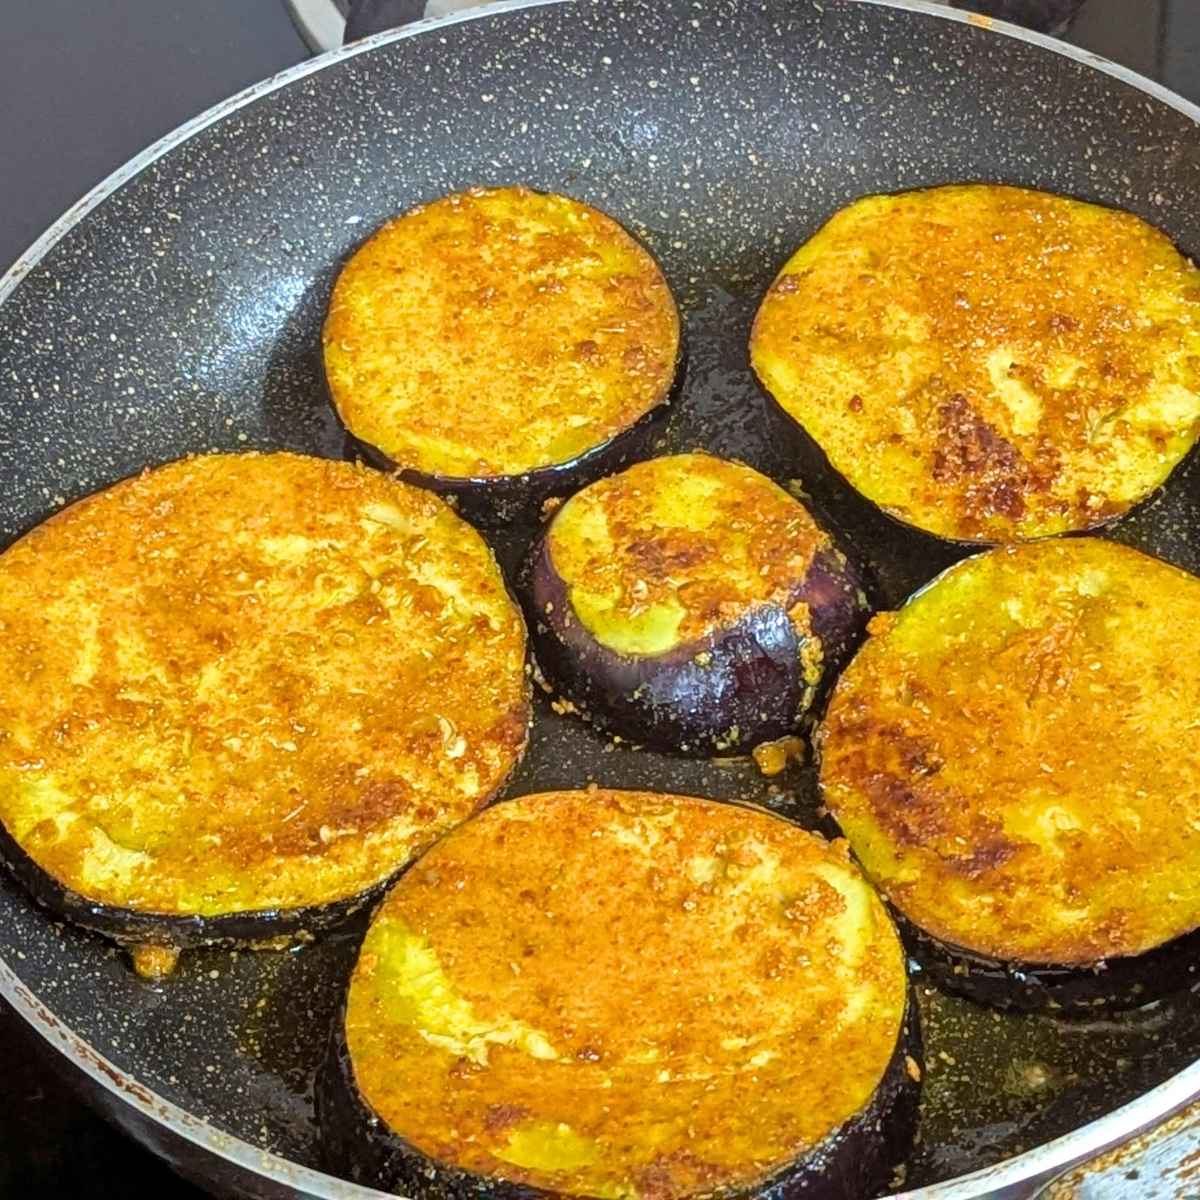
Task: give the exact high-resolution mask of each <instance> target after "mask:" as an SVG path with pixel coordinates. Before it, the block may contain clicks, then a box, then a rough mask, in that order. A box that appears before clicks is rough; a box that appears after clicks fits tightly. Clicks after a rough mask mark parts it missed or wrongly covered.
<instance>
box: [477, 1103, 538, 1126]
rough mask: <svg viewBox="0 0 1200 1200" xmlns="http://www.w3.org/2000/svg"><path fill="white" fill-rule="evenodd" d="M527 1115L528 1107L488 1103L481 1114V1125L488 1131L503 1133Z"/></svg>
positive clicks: (528, 1113)
mask: <svg viewBox="0 0 1200 1200" xmlns="http://www.w3.org/2000/svg"><path fill="white" fill-rule="evenodd" d="M529 1115H530V1112H529V1109H527V1108H522V1107H521V1105H519V1104H489V1105H488V1107H487V1110H486V1112H485V1113H484V1115H483V1127H484V1129H485V1130H486V1131H487V1132H488V1133H503V1132H504V1131H505V1130H506V1129H511V1128H512V1127H513V1126H514V1125H519V1124H520V1123H521V1122H522V1121H524V1120H525V1118H526V1117H528V1116H529Z"/></svg>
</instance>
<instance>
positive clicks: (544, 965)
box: [319, 790, 921, 1200]
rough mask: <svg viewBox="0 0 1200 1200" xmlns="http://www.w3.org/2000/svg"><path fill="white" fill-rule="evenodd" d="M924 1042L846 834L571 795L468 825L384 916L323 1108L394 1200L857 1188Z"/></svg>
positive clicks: (331, 1127)
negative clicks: (827, 835)
mask: <svg viewBox="0 0 1200 1200" xmlns="http://www.w3.org/2000/svg"><path fill="white" fill-rule="evenodd" d="M919 1052H920V1051H919V1045H918V1038H917V1034H916V1029H915V1017H914V1015H913V1011H912V1009H911V1008H910V1005H909V989H908V983H907V979H906V975H905V959H904V954H903V951H902V948H901V945H900V941H899V938H898V937H897V935H896V932H895V930H894V928H893V926H892V924H891V921H890V920H889V918H888V915H887V912H886V909H885V908H884V906H883V904H882V903H881V902H880V901H879V899H878V897H877V896H876V895H875V894H874V892H873V891H872V890H871V888H870V887H869V886H868V885H867V883H866V882H865V880H864V879H863V878H862V876H861V874H860V873H859V871H858V869H857V868H856V867H855V866H854V864H853V863H852V862H851V860H850V857H849V853H848V851H847V850H846V848H845V844H844V843H841V842H838V843H834V844H832V845H831V844H830V843H828V842H826V841H824V840H823V839H822V838H820V837H818V836H816V835H815V834H811V833H808V832H806V831H804V830H801V829H799V828H798V827H796V826H794V825H792V824H790V823H789V822H787V821H784V820H782V819H781V818H779V817H776V816H773V815H771V814H769V813H766V812H762V811H759V810H756V809H745V808H738V807H734V806H731V805H724V804H718V803H715V802H713V801H709V800H696V799H690V798H687V797H681V796H662V795H653V794H649V793H644V792H606V791H595V790H593V791H588V792H553V793H547V794H544V795H538V796H526V797H522V798H521V799H519V800H510V801H506V802H504V803H502V804H499V805H496V806H495V807H493V808H491V809H489V810H488V811H487V812H485V813H484V814H483V815H481V816H480V817H477V818H476V819H475V820H473V821H470V822H468V823H467V824H465V825H463V826H461V827H460V828H459V829H457V830H455V831H454V832H453V833H451V834H450V835H449V836H447V837H446V838H444V839H443V840H442V841H441V842H439V843H438V844H437V845H436V846H435V847H434V848H433V849H432V850H430V851H429V852H428V853H427V854H426V855H425V856H424V857H423V858H422V859H421V860H420V861H419V862H418V863H417V864H415V865H414V866H413V868H412V869H411V870H410V871H408V872H407V873H406V874H405V875H404V877H403V878H402V879H401V880H400V882H399V883H398V884H397V885H396V886H395V887H394V888H393V889H392V891H391V892H390V894H389V895H388V896H387V898H386V899H385V900H384V902H383V903H382V905H381V907H380V908H379V910H378V911H377V913H376V914H375V918H374V921H373V923H372V924H371V927H370V929H369V930H368V932H367V935H366V939H365V940H364V942H363V945H362V950H361V953H360V956H359V960H358V964H357V966H356V968H355V971H354V975H353V978H352V980H351V983H350V987H349V991H348V995H347V1001H346V1005H345V1011H344V1014H343V1018H342V1019H341V1020H339V1021H338V1022H337V1024H336V1027H335V1031H334V1038H333V1048H332V1053H331V1055H330V1058H329V1061H328V1063H327V1066H326V1070H325V1072H324V1074H323V1078H322V1084H321V1090H320V1096H319V1114H320V1118H321V1125H322V1130H323V1133H324V1135H325V1137H326V1139H327V1141H328V1144H329V1146H330V1150H331V1156H332V1158H333V1160H334V1162H335V1164H336V1166H337V1167H338V1169H340V1170H342V1171H344V1172H346V1173H347V1174H349V1175H350V1176H351V1177H352V1178H354V1179H356V1180H359V1181H362V1182H370V1183H374V1184H376V1185H380V1186H383V1187H386V1188H392V1189H395V1190H397V1191H399V1192H400V1193H401V1194H408V1195H413V1194H437V1195H446V1196H461V1197H467V1196H475V1197H479V1196H495V1197H514V1198H515V1197H518V1196H520V1197H528V1196H533V1195H547V1194H555V1195H572V1196H589V1197H613V1198H617V1197H636V1196H639V1195H644V1196H656V1197H660V1198H662V1200H671V1198H674V1197H683V1196H694V1195H714V1194H717V1195H723V1196H735V1195H741V1194H745V1193H748V1192H750V1191H752V1190H754V1191H756V1192H757V1191H758V1189H762V1191H761V1193H758V1194H766V1195H776V1194H778V1195H784V1194H788V1195H790V1194H793V1193H794V1192H796V1191H802V1192H803V1191H805V1190H806V1189H807V1188H813V1189H815V1190H819V1191H820V1194H821V1195H822V1196H829V1197H846V1198H847V1200H849V1198H850V1197H853V1198H855V1200H858V1198H860V1197H862V1196H864V1195H867V1194H868V1193H870V1192H871V1191H872V1190H873V1189H875V1188H877V1187H878V1186H880V1185H881V1184H882V1183H884V1182H886V1180H887V1178H888V1175H889V1172H890V1170H891V1168H892V1167H893V1166H894V1164H895V1163H896V1162H897V1161H898V1160H899V1158H901V1157H902V1156H903V1155H904V1154H905V1153H906V1152H907V1149H908V1147H909V1142H910V1139H911V1135H912V1126H913V1121H914V1116H915V1103H916V1094H917V1083H916V1081H917V1080H918V1079H919V1078H920V1071H921V1069H920V1065H919V1062H918V1058H917V1056H918V1055H919ZM431 1189H432V1190H431Z"/></svg>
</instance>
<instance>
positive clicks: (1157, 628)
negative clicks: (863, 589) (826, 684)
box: [817, 538, 1200, 1009]
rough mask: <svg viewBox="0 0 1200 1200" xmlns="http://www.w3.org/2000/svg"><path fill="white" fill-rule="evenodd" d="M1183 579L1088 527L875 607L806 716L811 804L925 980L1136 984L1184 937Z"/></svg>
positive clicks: (966, 567)
mask: <svg viewBox="0 0 1200 1200" xmlns="http://www.w3.org/2000/svg"><path fill="white" fill-rule="evenodd" d="M1198 660H1200V580H1197V579H1196V578H1195V577H1193V576H1191V575H1189V574H1187V573H1185V572H1183V571H1180V570H1178V569H1177V568H1175V567H1172V566H1168V565H1167V564H1165V563H1163V562H1160V561H1159V560H1157V559H1154V558H1150V557H1148V556H1147V555H1144V554H1141V553H1139V552H1138V551H1136V550H1131V549H1129V548H1127V547H1124V546H1119V545H1116V544H1115V543H1112V542H1107V541H1102V540H1099V539H1093V538H1071V539H1066V540H1061V541H1050V542H1040V543H1034V544H1031V545H1028V546H1020V547H1009V548H1004V549H998V550H994V551H991V552H989V553H986V554H982V555H979V556H977V557H975V558H970V559H967V560H965V561H963V562H960V563H958V564H956V565H955V566H953V567H951V568H950V569H949V570H948V571H947V572H945V573H944V574H943V575H942V576H940V577H939V578H938V579H937V580H935V581H934V582H933V583H932V584H930V585H929V586H928V587H927V588H926V589H924V590H923V591H921V592H918V593H917V595H916V596H915V597H914V598H913V599H912V600H910V601H909V602H908V604H907V605H906V606H905V607H904V608H902V609H901V610H900V611H899V612H898V613H894V614H893V613H889V614H883V615H880V616H877V617H876V618H875V619H874V620H873V621H872V625H871V636H870V638H869V639H868V641H867V643H866V645H865V646H864V647H863V648H862V650H861V651H860V652H859V654H858V656H857V657H856V658H855V660H854V662H853V663H851V665H850V666H849V667H848V668H847V670H846V672H845V674H844V675H843V676H842V678H841V680H840V681H839V683H838V685H837V687H836V688H835V690H834V693H833V696H832V698H831V700H830V704H829V710H828V713H827V715H826V718H825V721H824V724H823V726H822V728H821V729H820V731H819V732H818V735H817V744H818V748H819V751H820V754H821V759H822V762H821V786H822V790H823V793H824V798H825V802H826V804H827V805H828V806H829V809H830V811H831V812H832V813H833V815H834V817H835V818H836V819H837V821H838V823H839V824H840V826H841V828H842V830H843V832H844V833H845V835H846V836H847V838H849V840H850V844H851V846H852V847H853V849H854V852H855V854H856V855H857V856H858V859H859V861H860V862H861V863H862V865H863V867H864V869H865V870H866V872H867V874H868V876H869V877H870V878H871V879H873V880H874V882H875V883H876V884H877V885H878V886H879V887H880V889H881V890H882V891H883V892H884V894H885V895H886V896H887V898H888V899H889V900H890V901H891V903H892V904H893V906H894V907H895V908H896V909H897V910H898V911H899V912H900V913H901V914H902V915H903V917H904V918H905V919H906V920H907V921H908V922H911V924H912V925H913V926H914V927H915V928H916V930H917V931H918V936H917V937H916V938H915V939H914V940H915V943H916V950H917V952H918V954H919V955H921V956H922V957H924V958H925V960H926V962H927V964H928V965H929V966H930V967H931V968H932V969H934V970H935V971H936V972H937V973H938V974H939V975H940V977H941V978H942V980H943V981H944V983H945V984H946V985H947V986H948V987H951V988H955V989H957V990H960V991H966V992H967V993H968V994H970V995H973V996H975V997H976V998H979V999H983V1000H986V1001H989V1002H992V1003H997V1004H1002V1005H1013V1006H1019V1007H1023V1008H1038V1007H1042V1008H1053V1007H1057V1008H1061V1009H1079V1008H1087V1007H1091V1006H1095V1005H1104V1004H1108V1005H1111V1006H1121V1005H1130V1004H1138V1003H1142V1002H1144V1001H1147V1000H1149V999H1152V998H1153V997H1154V996H1155V995H1157V994H1160V993H1162V992H1164V991H1166V990H1169V989H1170V988H1171V987H1173V986H1177V985H1178V984H1179V983H1181V982H1184V981H1186V980H1187V979H1188V978H1192V977H1194V972H1195V969H1196V963H1197V953H1198V951H1200V939H1198V938H1197V937H1196V936H1195V935H1194V931H1195V930H1196V929H1197V928H1198V927H1200V673H1198V672H1197V670H1196V663H1197V661H1198Z"/></svg>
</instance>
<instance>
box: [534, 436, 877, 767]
mask: <svg viewBox="0 0 1200 1200" xmlns="http://www.w3.org/2000/svg"><path fill="white" fill-rule="evenodd" d="M527 574H528V578H527V580H526V584H525V586H524V587H523V589H522V591H523V593H524V594H525V596H526V600H527V602H528V603H529V605H530V622H531V624H532V625H533V626H534V640H535V647H536V652H537V659H538V663H539V666H540V667H541V669H542V671H543V672H544V673H545V675H546V677H547V680H548V681H549V682H550V683H551V684H552V685H553V686H556V687H557V688H558V689H559V690H561V692H562V693H563V694H564V696H565V697H566V698H567V699H568V700H569V701H570V702H571V704H572V705H573V706H574V707H575V708H576V709H578V710H579V711H581V712H582V713H583V714H584V715H586V716H587V717H588V718H589V719H590V720H592V721H593V722H594V723H595V724H596V725H598V726H600V727H601V728H603V729H607V730H609V731H611V732H613V733H616V734H618V735H620V736H622V737H625V738H628V739H630V740H632V741H635V742H638V743H641V744H645V745H653V746H657V747H661V748H664V749H670V750H679V751H683V752H685V753H691V754H697V755H705V754H741V753H747V752H749V751H750V750H751V749H752V748H753V747H754V746H756V745H759V744H761V743H764V742H768V741H773V740H776V739H780V738H784V737H788V736H790V735H792V734H794V733H795V732H796V730H797V728H798V726H799V724H800V721H801V718H802V717H803V716H804V714H805V713H806V712H807V711H808V710H809V709H810V707H811V706H812V703H813V700H814V697H815V696H816V694H817V692H818V688H819V685H820V684H821V682H822V679H823V678H825V677H826V676H827V674H829V673H830V672H831V670H833V669H836V667H837V666H839V665H840V664H841V663H842V662H844V661H845V659H846V658H847V657H848V656H849V653H850V651H851V649H852V648H853V646H854V644H855V642H856V641H857V639H858V637H859V635H860V634H861V632H862V629H863V627H864V625H865V622H866V612H865V599H864V597H863V595H862V591H861V588H860V586H859V582H858V574H857V572H856V571H855V570H854V569H853V568H852V567H851V565H850V564H849V563H848V562H847V560H846V558H845V556H844V555H843V554H842V553H841V552H840V551H839V550H837V549H836V548H835V547H834V545H833V543H832V541H831V539H830V537H829V535H828V534H827V533H825V531H824V530H822V529H821V527H820V526H819V525H818V524H817V523H816V521H814V520H813V518H812V517H811V516H810V515H809V513H808V511H807V510H806V509H805V508H804V506H803V505H801V504H800V503H799V502H798V501H797V500H795V499H794V498H793V497H792V496H790V495H789V494H788V493H787V492H785V491H784V490H783V489H782V488H780V487H778V486H777V485H776V484H774V483H772V482H771V480H769V479H767V478H766V477H765V476H763V475H760V474H759V473H758V472H757V471H752V470H751V469H750V468H749V467H746V466H743V465H742V464H741V463H737V462H728V461H725V460H723V459H719V458H714V457H712V456H711V455H708V454H701V453H693V454H678V455H672V456H669V457H666V458H655V459H650V460H649V461H647V462H642V463H637V464H636V465H634V466H632V467H630V468H629V469H628V470H626V471H624V472H622V473H621V474H619V475H614V476H611V477H610V478H608V479H603V480H601V481H600V482H598V483H594V484H592V485H591V486H590V487H588V488H585V489H584V490H583V491H582V492H578V493H577V494H576V495H574V496H572V497H571V499H570V500H568V501H567V503H566V504H564V505H563V506H562V508H561V509H559V511H558V513H557V514H556V515H555V517H554V519H553V520H552V521H551V523H550V525H549V526H548V528H547V530H546V533H545V535H544V537H543V538H542V539H541V541H540V542H539V543H538V544H537V545H536V546H535V547H534V550H533V557H532V559H531V562H530V566H529V569H528V572H527Z"/></svg>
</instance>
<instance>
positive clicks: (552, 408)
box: [324, 187, 680, 516]
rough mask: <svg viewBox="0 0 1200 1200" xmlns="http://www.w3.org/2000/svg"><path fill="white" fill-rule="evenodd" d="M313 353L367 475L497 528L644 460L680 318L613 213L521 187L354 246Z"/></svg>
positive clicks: (414, 219)
mask: <svg viewBox="0 0 1200 1200" xmlns="http://www.w3.org/2000/svg"><path fill="white" fill-rule="evenodd" d="M324 357H325V374H326V379H327V381H328V384H329V389H330V393H331V395H332V398H333V402H334V405H335V406H336V408H337V410H338V413H339V414H340V416H341V418H342V421H343V422H344V423H345V425H346V428H347V429H348V430H349V431H350V433H351V434H352V435H353V436H354V437H355V438H356V439H357V440H358V441H359V442H360V443H361V444H362V445H363V446H364V447H366V448H367V449H368V457H370V458H371V459H372V460H373V461H374V462H375V463H376V464H377V465H380V466H385V467H396V468H399V469H400V471H401V472H402V473H403V474H404V476H405V478H408V479H410V480H412V481H413V482H415V483H420V484H423V485H424V486H427V487H432V488H434V489H435V490H438V491H443V492H451V493H455V494H457V495H459V496H460V497H461V498H462V499H463V500H464V501H472V500H474V501H477V502H478V504H477V505H476V507H482V506H486V505H487V504H488V503H491V504H492V505H493V507H494V506H496V505H499V507H500V508H501V510H502V511H501V513H500V515H501V516H505V515H511V514H510V513H509V510H510V509H512V508H513V507H514V506H515V505H517V504H518V503H522V504H525V505H531V504H533V505H536V504H537V503H540V502H541V501H542V500H543V499H544V498H545V497H546V496H547V495H550V494H551V493H553V492H556V491H557V492H559V493H561V492H563V491H569V490H571V489H572V488H573V487H577V486H579V484H580V482H585V481H586V480H588V479H593V478H597V477H598V476H599V475H602V474H604V473H605V472H607V471H611V470H613V469H615V468H616V467H617V466H619V465H621V463H622V462H624V461H627V460H628V457H629V456H630V455H632V454H633V453H635V452H640V451H642V450H644V449H645V445H646V444H647V443H648V436H649V433H650V432H651V431H652V429H653V427H654V426H653V425H652V424H651V418H653V417H655V416H659V415H661V414H662V413H663V412H664V411H665V405H666V403H667V401H668V398H669V396H670V393H671V388H672V384H673V382H674V380H675V375H676V371H677V367H678V364H679V357H680V325H679V314H678V311H677V309H676V307H675V302H674V300H673V299H672V296H671V292H670V289H669V288H668V286H667V282H666V280H665V279H664V278H663V275H662V272H661V270H660V269H659V267H658V264H657V263H656V262H655V261H654V259H653V258H652V257H651V255H650V253H649V251H647V250H646V249H645V248H644V247H643V246H642V245H641V244H640V243H639V242H638V241H636V240H635V239H634V238H633V237H632V236H631V235H630V234H628V233H627V232H626V231H625V230H624V229H622V228H621V226H620V225H618V224H617V222H615V221H614V220H612V218H611V217H608V216H606V215H605V214H604V213H602V212H599V211H598V210H596V209H594V208H592V207H590V206H589V205H587V204H584V203H582V202H581V201H579V200H572V199H568V198H567V197H565V196H556V195H547V194H545V193H541V192H533V191H529V190H528V189H526V188H520V187H508V188H496V189H492V190H473V191H469V192H465V193H459V194H455V195H451V196H446V197H444V198H443V199H441V200H438V201H435V202H434V203H432V204H427V205H425V206H423V207H420V208H416V209H413V210H412V211H411V212H408V213H406V214H405V215H403V216H401V217H399V218H397V219H396V220H394V221H392V222H391V223H390V224H388V225H385V226H384V227H383V228H382V229H380V230H379V231H378V232H377V233H376V234H374V235H373V236H372V237H371V238H369V239H368V240H367V241H366V242H365V243H364V244H363V245H362V246H361V247H360V248H359V250H358V251H357V252H356V253H355V254H354V255H353V257H352V258H351V259H350V260H349V262H348V263H347V264H346V266H345V267H344V268H343V270H342V273H341V275H340V276H339V277H338V280H337V284H336V286H335V287H334V290H333V297H332V300H331V302H330V306H329V314H328V317H327V319H326V322H325V332H324Z"/></svg>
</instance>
